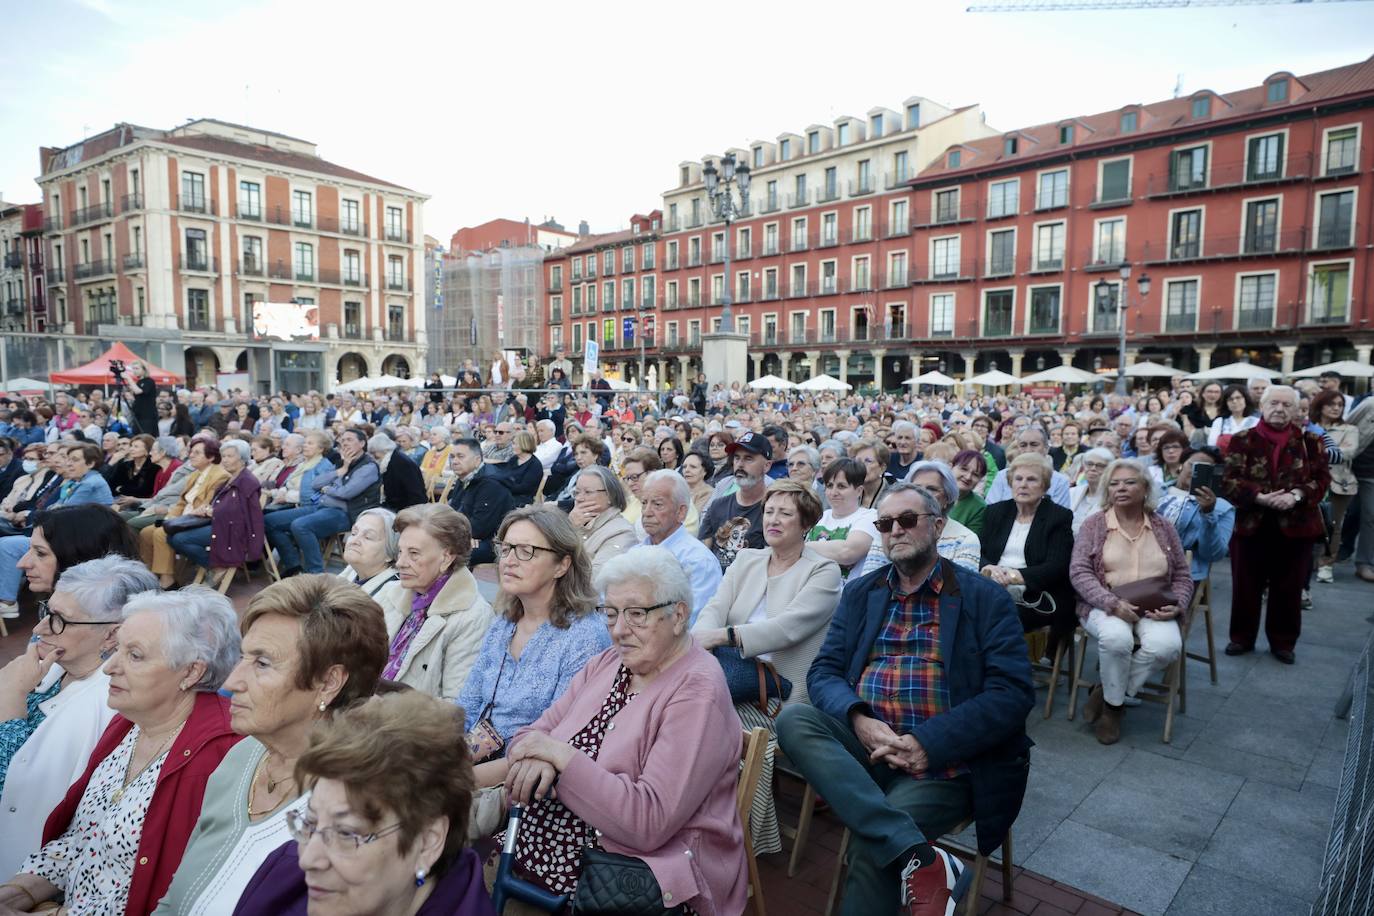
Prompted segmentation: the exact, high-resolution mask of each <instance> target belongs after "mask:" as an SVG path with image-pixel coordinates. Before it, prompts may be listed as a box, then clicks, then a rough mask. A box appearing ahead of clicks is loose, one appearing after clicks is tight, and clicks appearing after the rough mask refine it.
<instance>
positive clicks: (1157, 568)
mask: <svg viewBox="0 0 1374 916" xmlns="http://www.w3.org/2000/svg"><path fill="white" fill-rule="evenodd" d="M1104 476H1105V478H1106V484H1105V485H1104V486H1103V489H1102V511H1101V512H1100V513H1098V514H1096V515H1093V516H1091V517H1089V518H1088V520H1087V521H1086V522H1084V523H1083V527H1082V528H1081V529H1079V532H1078V538H1077V539H1076V540H1075V541H1074V545H1073V558H1072V560H1071V561H1070V563H1069V579H1070V581H1071V582H1072V583H1073V587H1074V590H1075V591H1076V592H1078V617H1079V620H1080V621H1082V624H1083V629H1085V630H1087V631H1088V634H1089V635H1090V636H1092V637H1093V638H1094V639H1096V640H1097V653H1098V665H1099V668H1100V670H1101V676H1102V682H1101V683H1100V684H1098V685H1097V686H1096V687H1094V688H1093V690H1092V694H1091V696H1089V698H1088V703H1087V705H1086V706H1085V707H1084V708H1083V715H1084V718H1086V719H1087V720H1088V721H1089V722H1096V723H1097V726H1096V733H1097V740H1098V741H1100V742H1101V743H1102V744H1115V743H1116V742H1117V741H1118V740H1119V739H1120V737H1121V719H1122V716H1123V715H1124V713H1125V705H1124V704H1125V703H1126V698H1127V697H1134V696H1135V695H1136V694H1137V693H1138V692H1139V691H1140V688H1141V687H1142V686H1144V684H1145V682H1146V681H1148V680H1149V679H1150V676H1151V675H1152V674H1154V673H1155V672H1156V671H1159V670H1161V669H1162V668H1164V667H1166V666H1167V665H1169V664H1170V663H1172V662H1173V661H1174V659H1176V658H1178V655H1179V653H1180V652H1182V651H1183V637H1182V631H1181V629H1180V623H1181V622H1186V621H1183V615H1185V614H1186V613H1187V608H1188V602H1189V601H1190V600H1191V599H1192V596H1193V577H1192V573H1191V570H1190V569H1189V566H1188V559H1187V557H1186V556H1185V555H1184V553H1183V546H1182V544H1180V543H1179V539H1178V533H1177V532H1176V531H1174V526H1173V525H1171V524H1169V522H1168V521H1166V520H1165V519H1164V518H1162V517H1160V516H1159V515H1158V514H1156V513H1155V511H1154V510H1155V506H1156V503H1157V498H1156V496H1155V492H1154V488H1153V485H1152V482H1151V480H1150V473H1149V471H1148V470H1147V469H1146V467H1145V465H1144V464H1143V463H1142V462H1140V461H1137V460H1135V459H1131V458H1118V459H1117V460H1116V461H1113V462H1112V463H1111V464H1109V465H1108V466H1107V470H1106V471H1105V473H1104ZM1146 579H1148V580H1153V581H1154V583H1155V584H1157V585H1158V586H1159V588H1158V591H1160V592H1164V591H1167V592H1168V593H1169V594H1170V595H1171V596H1172V597H1173V601H1172V602H1170V603H1168V604H1165V605H1162V606H1160V607H1158V608H1153V609H1143V608H1141V607H1139V606H1137V605H1135V604H1132V603H1131V602H1130V601H1127V600H1126V599H1125V598H1121V597H1118V596H1117V595H1116V594H1115V593H1114V591H1113V589H1118V588H1120V587H1122V586H1124V585H1128V584H1130V583H1133V582H1138V581H1141V580H1146ZM1137 639H1138V640H1139V641H1140V648H1139V649H1135V648H1134V646H1135V641H1136V640H1137Z"/></svg>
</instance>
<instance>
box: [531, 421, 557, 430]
mask: <svg viewBox="0 0 1374 916" xmlns="http://www.w3.org/2000/svg"><path fill="white" fill-rule="evenodd" d="M534 428H535V429H547V430H549V431H553V430H556V429H558V427H557V426H555V425H554V423H553V421H552V420H540V421H539V422H538V423H536V424H534Z"/></svg>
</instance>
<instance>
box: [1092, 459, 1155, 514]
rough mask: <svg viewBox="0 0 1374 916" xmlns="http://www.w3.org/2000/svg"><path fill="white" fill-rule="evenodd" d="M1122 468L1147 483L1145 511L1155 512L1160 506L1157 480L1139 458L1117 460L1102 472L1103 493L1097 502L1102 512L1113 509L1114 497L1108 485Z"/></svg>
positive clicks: (1101, 486) (1100, 485) (1101, 487)
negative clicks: (1133, 472)
mask: <svg viewBox="0 0 1374 916" xmlns="http://www.w3.org/2000/svg"><path fill="white" fill-rule="evenodd" d="M1121 468H1126V469H1127V470H1131V471H1135V472H1136V475H1137V476H1138V477H1139V478H1140V479H1141V480H1143V481H1145V511H1146V512H1153V511H1155V507H1156V506H1158V505H1159V492H1158V491H1157V489H1156V488H1155V479H1154V477H1152V476H1151V475H1150V471H1149V469H1148V468H1147V467H1146V466H1145V462H1143V461H1141V460H1139V459H1138V458H1117V459H1116V460H1114V461H1113V462H1112V463H1111V464H1109V465H1107V470H1105V471H1103V472H1102V483H1101V484H1099V488H1100V489H1101V491H1102V493H1101V496H1100V497H1099V498H1098V500H1097V504H1098V505H1099V506H1101V507H1102V511H1104V512H1105V511H1106V510H1108V509H1110V508H1111V501H1112V497H1111V491H1110V488H1109V487H1108V486H1107V484H1109V483H1111V480H1112V475H1113V474H1115V473H1116V472H1117V471H1118V470H1120V469H1121Z"/></svg>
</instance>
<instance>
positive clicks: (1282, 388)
mask: <svg viewBox="0 0 1374 916" xmlns="http://www.w3.org/2000/svg"><path fill="white" fill-rule="evenodd" d="M1256 380H1259V381H1262V382H1267V381H1268V379H1266V378H1262V377H1260V376H1256V377H1255V378H1253V379H1251V380H1250V381H1252V382H1253V381H1256ZM1276 394H1291V395H1292V396H1293V406H1294V407H1296V406H1297V405H1298V402H1299V401H1301V400H1302V398H1301V396H1299V394H1298V390H1297V389H1296V388H1294V387H1292V386H1291V385H1270V386H1269V387H1268V388H1266V389H1264V394H1262V395H1260V406H1261V407H1263V406H1264V405H1265V404H1268V403H1269V402H1270V401H1272V400H1273V399H1274V395H1276Z"/></svg>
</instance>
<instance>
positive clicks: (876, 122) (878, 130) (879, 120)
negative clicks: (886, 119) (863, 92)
mask: <svg viewBox="0 0 1374 916" xmlns="http://www.w3.org/2000/svg"><path fill="white" fill-rule="evenodd" d="M872 123H873V136H875V137H881V136H882V135H883V116H882V115H880V114H875V115H874V116H873V118H872Z"/></svg>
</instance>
